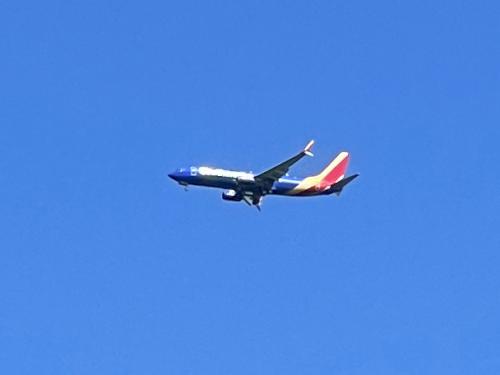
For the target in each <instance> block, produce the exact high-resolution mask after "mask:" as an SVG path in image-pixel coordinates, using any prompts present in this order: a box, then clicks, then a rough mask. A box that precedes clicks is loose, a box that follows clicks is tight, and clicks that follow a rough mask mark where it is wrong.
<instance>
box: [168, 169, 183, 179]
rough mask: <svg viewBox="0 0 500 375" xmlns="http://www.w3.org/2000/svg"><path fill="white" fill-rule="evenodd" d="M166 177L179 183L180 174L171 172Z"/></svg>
mask: <svg viewBox="0 0 500 375" xmlns="http://www.w3.org/2000/svg"><path fill="white" fill-rule="evenodd" d="M168 177H170V178H171V179H172V180H175V181H179V178H180V173H179V172H177V171H176V172H172V173H169V174H168Z"/></svg>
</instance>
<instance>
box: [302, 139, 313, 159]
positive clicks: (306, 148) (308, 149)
mask: <svg viewBox="0 0 500 375" xmlns="http://www.w3.org/2000/svg"><path fill="white" fill-rule="evenodd" d="M313 145H314V140H312V141H309V143H308V144H307V146H306V147H305V148H304V154H306V155H307V156H314V154H313V153H312V152H311V149H312V146H313Z"/></svg>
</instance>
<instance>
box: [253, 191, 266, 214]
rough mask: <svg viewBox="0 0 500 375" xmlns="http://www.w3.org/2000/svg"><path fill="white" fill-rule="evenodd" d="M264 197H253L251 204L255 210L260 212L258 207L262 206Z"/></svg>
mask: <svg viewBox="0 0 500 375" xmlns="http://www.w3.org/2000/svg"><path fill="white" fill-rule="evenodd" d="M263 199H264V197H263V196H262V195H254V197H253V200H252V204H253V205H254V206H255V207H256V208H257V210H259V211H260V210H261V209H260V206H261V204H262V201H263Z"/></svg>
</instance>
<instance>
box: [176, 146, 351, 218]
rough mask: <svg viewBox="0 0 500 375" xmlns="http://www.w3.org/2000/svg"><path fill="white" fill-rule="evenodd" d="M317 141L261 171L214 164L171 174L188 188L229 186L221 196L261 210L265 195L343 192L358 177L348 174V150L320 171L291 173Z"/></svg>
mask: <svg viewBox="0 0 500 375" xmlns="http://www.w3.org/2000/svg"><path fill="white" fill-rule="evenodd" d="M313 145H314V141H310V142H309V143H308V144H307V145H306V147H304V149H303V150H301V151H300V152H299V153H298V154H296V155H295V156H293V157H291V158H290V159H288V160H286V161H284V162H283V163H281V164H278V165H276V166H274V167H272V168H270V169H268V170H267V171H265V172H262V173H260V174H253V173H249V172H240V171H232V170H226V169H220V168H211V167H189V168H179V169H177V170H175V171H174V172H173V173H170V174H169V175H168V176H169V177H170V178H171V179H173V180H175V181H177V182H178V183H179V184H180V185H182V186H184V187H185V188H186V189H187V186H188V185H198V186H207V187H214V188H220V189H227V191H225V192H223V193H222V199H224V200H226V201H233V202H241V201H243V202H245V203H246V204H248V205H249V206H252V205H253V206H255V207H256V208H257V209H258V210H259V211H260V209H261V204H262V200H263V198H264V196H266V195H285V196H292V197H309V196H318V195H329V194H333V193H335V194H337V195H340V193H341V192H342V190H343V189H344V187H345V186H346V185H347V184H348V183H349V182H351V181H352V180H354V179H355V178H356V177H358V175H359V174H353V175H351V176H349V177H345V173H346V170H347V165H348V163H349V153H347V152H345V151H343V152H341V153H339V154H338V155H337V156H336V157H335V158H334V159H333V160H332V161H331V162H330V163H329V164H328V165H327V166H326V168H325V169H323V170H322V171H321V172H320V173H319V174H317V175H314V176H310V177H306V178H304V179H297V178H292V177H289V176H288V170H289V169H290V167H291V166H292V165H293V164H295V163H296V162H298V161H299V160H300V159H302V158H303V157H304V156H310V157H312V156H314V155H313V153H312V152H311V149H312V146H313Z"/></svg>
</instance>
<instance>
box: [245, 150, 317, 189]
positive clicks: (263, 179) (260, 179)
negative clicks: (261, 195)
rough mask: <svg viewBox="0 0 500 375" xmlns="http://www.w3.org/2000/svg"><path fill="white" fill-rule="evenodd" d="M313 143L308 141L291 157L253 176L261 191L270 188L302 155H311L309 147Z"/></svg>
mask: <svg viewBox="0 0 500 375" xmlns="http://www.w3.org/2000/svg"><path fill="white" fill-rule="evenodd" d="M313 145H314V141H310V142H309V143H308V144H307V146H306V147H305V148H304V149H303V150H302V151H300V152H299V153H298V154H297V155H295V156H293V157H291V158H290V159H288V160H287V161H284V162H283V163H281V164H278V165H277V166H275V167H273V168H271V169H268V170H267V171H265V172H263V173H261V174H259V175H257V176H255V182H257V183H258V184H259V185H260V186H261V187H262V189H263V191H269V190H271V188H272V186H273V184H274V182H275V181H277V180H279V179H280V178H281V177H283V176H284V175H286V174H287V172H288V170H289V169H290V167H291V166H292V165H293V164H295V163H296V162H298V161H299V160H300V159H302V158H303V157H304V156H306V155H307V156H313V153H312V152H311V148H312V146H313Z"/></svg>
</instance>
